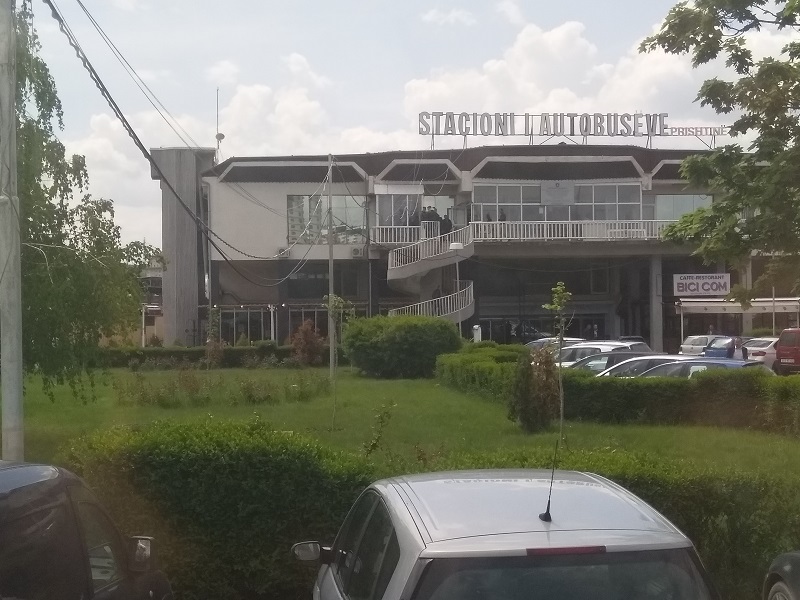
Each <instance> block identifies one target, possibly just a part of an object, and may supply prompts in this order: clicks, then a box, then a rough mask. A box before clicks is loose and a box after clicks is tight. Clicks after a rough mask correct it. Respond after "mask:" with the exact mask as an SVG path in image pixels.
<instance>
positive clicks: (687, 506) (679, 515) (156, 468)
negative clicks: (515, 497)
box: [64, 420, 800, 600]
mask: <svg viewBox="0 0 800 600" xmlns="http://www.w3.org/2000/svg"><path fill="white" fill-rule="evenodd" d="M64 462H66V464H67V466H68V467H70V468H72V469H73V470H75V471H76V472H78V473H79V474H80V475H82V476H83V477H84V478H85V479H86V480H87V482H88V483H89V485H91V486H92V487H93V488H94V489H95V491H96V492H97V494H98V496H100V498H101V500H102V501H103V503H104V504H105V505H106V506H107V507H108V508H109V510H110V512H111V514H112V516H113V517H114V519H115V521H117V522H118V523H119V524H120V526H121V527H122V529H123V531H125V532H126V533H128V534H143V533H147V534H153V535H155V536H156V538H157V543H158V547H159V549H160V552H161V559H162V563H163V566H164V568H165V570H166V571H167V573H168V575H169V576H170V578H171V579H172V581H173V584H174V587H175V591H176V597H177V598H178V599H179V600H199V599H205V598H253V599H262V598H287V599H295V598H297V599H300V598H307V597H308V596H309V593H310V590H311V587H312V585H313V580H314V575H315V570H314V568H313V567H312V568H309V567H305V566H303V565H301V564H299V563H297V562H296V561H295V560H294V559H293V557H292V556H291V554H290V552H289V547H290V546H291V544H292V543H294V542H296V541H299V540H306V539H317V540H320V541H323V542H330V541H332V540H333V537H334V535H335V533H336V531H337V529H338V527H339V526H340V524H341V522H342V520H343V519H344V516H345V514H346V513H347V510H348V509H349V507H350V506H351V504H352V502H353V500H354V499H355V497H356V496H357V495H358V493H359V492H360V491H361V490H362V489H363V488H364V487H365V486H366V485H367V484H368V483H369V482H371V481H372V480H374V479H376V478H378V477H382V476H387V475H395V474H399V473H407V472H413V471H417V470H420V468H421V463H405V464H401V463H400V462H394V463H392V464H391V465H389V466H384V467H380V468H378V467H376V466H374V465H371V464H369V463H367V462H365V461H364V459H363V458H359V457H356V456H352V455H347V454H341V453H336V452H333V451H330V450H326V449H324V448H322V447H320V446H319V445H317V444H316V443H313V442H310V441H309V440H307V439H305V438H303V437H301V436H298V435H294V434H291V433H285V432H283V433H278V432H275V431H272V430H271V429H270V427H269V426H268V425H266V424H265V423H263V422H260V421H258V420H255V421H252V422H250V423H241V422H239V423H230V422H214V421H211V420H209V421H207V422H204V423H193V424H175V423H168V422H163V423H155V424H152V425H148V426H145V427H143V428H141V429H138V430H134V429H130V428H118V429H113V430H110V431H105V432H102V433H99V434H96V435H95V436H93V437H90V438H84V439H82V440H78V441H76V442H75V443H73V444H72V445H71V447H70V449H69V451H68V454H66V455H65V457H64ZM424 464H425V467H424V468H425V470H450V469H476V468H541V469H548V470H549V468H550V467H551V465H552V451H551V450H550V449H549V448H531V447H526V448H524V449H519V450H516V451H506V452H500V453H492V454H481V455H474V454H473V455H469V454H465V455H444V456H442V455H438V456H433V457H429V458H428V459H426V461H425V463H424ZM558 467H559V468H564V469H576V470H582V471H589V472H594V473H599V474H601V475H604V476H606V477H608V478H610V479H612V480H614V481H616V482H618V483H619V484H621V485H623V486H625V487H626V488H628V489H630V490H631V491H632V492H634V493H635V494H637V495H639V496H640V497H642V498H643V499H644V500H646V501H647V502H649V503H650V504H651V505H652V506H654V507H655V508H656V509H657V510H659V511H661V512H662V513H664V514H665V515H666V516H667V517H668V518H669V519H671V520H672V521H673V522H674V523H675V524H676V525H677V526H678V527H679V528H681V529H682V530H683V531H684V532H685V533H686V534H687V535H688V536H689V537H690V538H691V539H692V541H693V542H694V543H695V545H696V546H697V548H698V551H699V553H700V556H701V558H702V559H703V561H704V563H705V565H706V566H707V568H708V569H709V572H710V573H711V576H712V578H713V580H714V581H715V582H716V584H717V585H718V586H719V587H720V589H721V591H722V593H723V597H728V598H732V599H733V600H744V599H746V598H747V599H749V598H756V597H758V592H759V588H760V585H761V581H762V578H763V575H764V573H765V571H766V568H767V566H768V564H769V561H770V560H771V559H772V557H774V556H775V555H776V554H778V553H779V552H782V551H785V550H788V549H790V548H796V547H797V546H798V545H800V497H798V495H797V493H796V489H797V484H798V482H797V481H796V479H794V478H793V477H792V476H791V475H789V474H763V475H752V474H749V475H743V474H738V473H735V472H727V471H712V470H702V469H698V468H697V467H694V466H693V465H691V464H688V463H683V462H671V461H665V460H663V459H661V458H659V457H654V456H648V455H639V454H632V453H627V452H624V451H620V450H618V449H617V450H593V451H564V452H562V453H561V454H560V456H559V460H558ZM546 476H547V472H545V477H546ZM559 507H560V504H559V497H558V495H555V496H554V497H553V504H552V507H551V512H552V513H553V516H554V518H556V519H557V518H558V515H559V511H560V510H561V508H559ZM543 509H544V507H543V506H542V507H531V511H533V514H536V513H537V512H539V511H541V510H543Z"/></svg>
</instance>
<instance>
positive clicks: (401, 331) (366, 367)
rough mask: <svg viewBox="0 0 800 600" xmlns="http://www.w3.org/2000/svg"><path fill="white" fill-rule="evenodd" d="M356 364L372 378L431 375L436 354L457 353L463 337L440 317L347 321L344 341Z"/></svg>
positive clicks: (376, 318)
mask: <svg viewBox="0 0 800 600" xmlns="http://www.w3.org/2000/svg"><path fill="white" fill-rule="evenodd" d="M342 344H343V346H344V350H345V353H346V355H347V356H348V358H349V359H350V361H351V363H352V365H353V366H355V367H356V368H358V369H359V370H360V371H361V372H362V373H365V374H366V375H369V376H371V377H382V378H401V377H403V378H417V377H431V376H432V375H433V373H434V370H435V368H436V357H437V356H439V355H440V354H444V353H447V352H455V351H456V350H458V349H459V348H460V347H461V337H460V335H459V333H458V329H457V328H456V326H455V325H454V324H453V323H450V322H449V321H446V320H445V319H439V318H436V317H409V316H400V317H384V316H378V317H370V318H367V319H353V320H351V321H349V322H348V323H347V326H346V327H345V331H344V336H343V340H342Z"/></svg>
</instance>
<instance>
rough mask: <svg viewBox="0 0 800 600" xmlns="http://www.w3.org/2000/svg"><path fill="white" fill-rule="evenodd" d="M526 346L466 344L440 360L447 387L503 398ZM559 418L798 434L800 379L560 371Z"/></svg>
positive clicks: (739, 372)
mask: <svg viewBox="0 0 800 600" xmlns="http://www.w3.org/2000/svg"><path fill="white" fill-rule="evenodd" d="M518 348H522V349H523V351H525V352H527V349H525V347H524V346H497V345H495V346H482V347H477V344H476V347H469V346H467V347H465V349H464V350H462V351H461V352H459V353H456V354H445V355H442V356H440V357H439V358H438V359H437V364H436V376H437V377H438V378H439V379H440V380H441V381H442V382H443V383H445V384H447V385H449V386H451V387H454V388H456V389H458V390H461V391H463V392H467V393H475V394H478V395H480V396H483V397H486V398H489V399H490V400H494V401H498V402H503V403H508V402H509V400H510V399H511V397H512V394H513V382H514V377H515V371H516V365H515V364H511V361H512V360H514V361H516V359H517V357H518V356H519V352H520V350H516V349H518ZM562 374H563V380H564V416H565V418H567V419H569V420H574V421H594V422H598V423H646V424H659V425H678V424H683V425H710V426H715V427H735V428H742V429H757V430H760V431H767V432H773V433H781V434H785V435H792V436H800V377H772V376H770V375H768V374H764V373H763V372H759V371H757V370H749V369H714V370H710V371H706V372H703V373H699V374H698V375H696V376H695V377H692V378H691V379H679V378H675V377H634V378H621V377H594V376H592V374H590V373H587V372H585V371H581V370H577V369H563V370H562Z"/></svg>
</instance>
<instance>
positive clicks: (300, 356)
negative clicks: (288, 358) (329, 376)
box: [292, 319, 324, 367]
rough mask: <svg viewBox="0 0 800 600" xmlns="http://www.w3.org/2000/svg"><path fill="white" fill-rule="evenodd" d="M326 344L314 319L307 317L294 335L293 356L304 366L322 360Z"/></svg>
mask: <svg viewBox="0 0 800 600" xmlns="http://www.w3.org/2000/svg"><path fill="white" fill-rule="evenodd" d="M323 348H324V345H323V342H322V337H321V336H320V335H319V332H318V331H317V329H316V328H315V327H314V323H313V321H310V320H308V319H306V320H305V321H303V324H302V325H301V326H300V327H298V328H297V331H295V332H294V335H292V358H294V359H295V360H296V361H297V362H298V363H300V364H301V365H303V366H306V367H307V366H311V365H318V364H320V363H321V362H322V351H323Z"/></svg>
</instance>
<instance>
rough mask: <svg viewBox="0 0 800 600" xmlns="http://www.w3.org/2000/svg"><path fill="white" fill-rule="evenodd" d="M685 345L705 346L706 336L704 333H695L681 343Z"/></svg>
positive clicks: (706, 342) (706, 343)
mask: <svg viewBox="0 0 800 600" xmlns="http://www.w3.org/2000/svg"><path fill="white" fill-rule="evenodd" d="M683 344H684V345H685V346H703V347H705V346H706V345H708V338H707V337H706V336H704V335H696V336H693V337H688V338H686V341H685V342H684V343H683Z"/></svg>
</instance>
